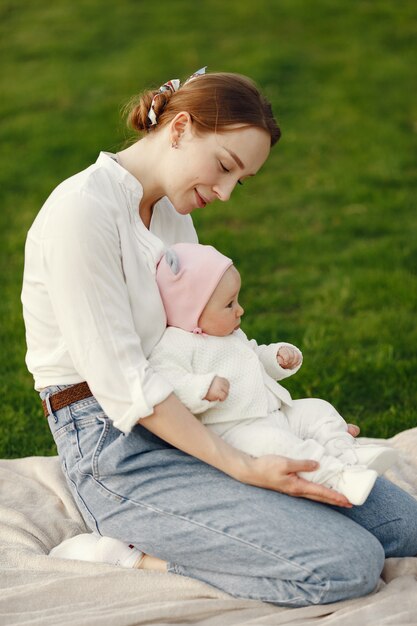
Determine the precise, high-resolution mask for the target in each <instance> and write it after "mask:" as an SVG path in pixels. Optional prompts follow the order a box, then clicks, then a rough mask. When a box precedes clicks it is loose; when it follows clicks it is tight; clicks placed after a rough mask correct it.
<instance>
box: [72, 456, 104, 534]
mask: <svg viewBox="0 0 417 626" xmlns="http://www.w3.org/2000/svg"><path fill="white" fill-rule="evenodd" d="M64 467H65V476H66V477H67V479H68V480H69V481H70V483H71V484H72V486H73V488H74V491H75V493H76V494H77V496H78V498H79V499H80V501H81V502H82V503H83V505H84V507H85V509H86V511H88V514H89V516H90V518H91V520H92V521H94V526H95V528H96V530H97V532H100V531H99V527H98V522H97V520H96V518H95V517H94V515H93V514H92V512H91V511H90V509H89V507H88V506H87V504H86V502H85V500H84V498H83V497H82V495H81V494H80V492H79V490H78V487H77V484H76V482H75V481H74V480H73V479H72V478H71V476H70V475H69V472H68V468H67V465H66V463H65V461H64Z"/></svg>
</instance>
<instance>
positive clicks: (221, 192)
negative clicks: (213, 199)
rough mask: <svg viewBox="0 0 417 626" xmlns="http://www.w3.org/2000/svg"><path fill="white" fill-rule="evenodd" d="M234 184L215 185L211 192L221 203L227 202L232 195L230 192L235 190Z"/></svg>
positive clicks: (229, 182)
mask: <svg viewBox="0 0 417 626" xmlns="http://www.w3.org/2000/svg"><path fill="white" fill-rule="evenodd" d="M235 186H236V183H235V182H233V181H227V182H225V181H223V182H222V183H220V184H218V185H215V186H214V187H213V191H214V193H215V194H216V196H217V197H218V199H219V200H221V201H222V202H227V200H229V199H230V196H231V195H232V191H233V189H234V188H235Z"/></svg>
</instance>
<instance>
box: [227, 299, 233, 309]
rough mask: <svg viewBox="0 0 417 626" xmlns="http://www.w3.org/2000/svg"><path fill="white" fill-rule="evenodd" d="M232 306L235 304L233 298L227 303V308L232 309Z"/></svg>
mask: <svg viewBox="0 0 417 626" xmlns="http://www.w3.org/2000/svg"><path fill="white" fill-rule="evenodd" d="M232 306H233V300H232V301H231V302H229V304H228V305H227V308H228V309H231V308H232Z"/></svg>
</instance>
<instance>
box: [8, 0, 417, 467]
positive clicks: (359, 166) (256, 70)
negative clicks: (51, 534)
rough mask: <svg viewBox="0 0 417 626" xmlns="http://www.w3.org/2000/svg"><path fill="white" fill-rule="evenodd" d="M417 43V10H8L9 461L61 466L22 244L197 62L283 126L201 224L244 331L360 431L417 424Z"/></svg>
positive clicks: (295, 384)
mask: <svg viewBox="0 0 417 626" xmlns="http://www.w3.org/2000/svg"><path fill="white" fill-rule="evenodd" d="M416 34H417V18H416V9H415V3H414V1H412V0H400V1H398V2H392V1H384V0H360V1H357V2H356V1H353V2H352V0H338V1H337V2H335V1H334V0H315V1H314V2H313V1H311V0H277V1H273V0H258V1H257V2H252V1H249V0H231V1H229V2H227V3H225V2H220V1H219V0H202V1H200V2H197V1H185V0H172V1H170V0H159V1H158V2H154V3H149V2H145V1H140V0H139V1H134V0H117V1H114V0H111V1H110V0H82V1H81V0H79V1H77V0H55V2H50V1H48V0H32V1H31V2H26V1H24V0H13V2H11V1H7V0H1V1H0V49H1V67H2V71H1V76H0V82H1V99H0V119H1V130H0V133H1V140H0V188H1V194H2V203H1V211H0V220H1V227H0V237H1V245H0V255H1V256H0V281H1V282H0V284H1V299H0V309H1V325H0V367H1V378H0V381H1V382H0V384H1V399H2V402H1V419H0V457H8V458H12V457H18V456H27V455H37V454H41V455H49V454H55V453H56V451H55V448H54V444H53V443H52V441H51V437H50V435H49V432H48V429H47V425H46V423H45V420H44V418H43V417H42V412H41V408H40V404H39V401H38V399H37V395H36V394H35V392H34V391H33V385H32V378H31V376H30V375H29V373H28V372H27V370H26V367H25V363H24V355H25V343H24V328H23V323H22V316H21V306H20V288H21V275H22V268H23V246H24V239H25V234H26V232H27V229H28V228H29V226H30V224H31V222H32V221H33V219H34V217H35V215H36V213H37V211H38V210H39V208H40V206H41V205H42V203H43V201H44V200H45V198H46V197H47V196H48V194H49V193H50V192H51V190H52V189H53V187H54V186H55V185H57V184H58V183H59V182H60V181H61V180H63V179H64V178H66V177H68V176H70V175H72V174H73V173H75V172H77V171H79V170H80V169H82V168H84V167H86V166H88V165H89V164H90V163H91V162H93V161H94V160H95V159H96V157H97V154H98V152H99V151H100V150H110V151H116V150H117V149H118V148H120V147H122V145H123V143H124V142H125V141H126V139H127V138H128V134H127V133H126V131H125V129H124V125H123V122H122V121H121V118H120V110H121V107H122V105H123V104H124V103H125V102H126V101H127V100H128V99H129V97H130V96H131V95H132V94H134V93H136V92H137V91H138V90H140V89H142V88H144V87H146V86H150V85H156V86H158V85H159V84H161V83H162V82H165V81H166V80H167V79H169V78H176V77H179V78H186V77H187V75H189V74H190V73H192V72H193V71H195V70H196V69H198V68H199V67H201V66H203V65H208V68H209V70H211V71H216V70H224V71H233V72H240V73H244V74H248V75H250V76H251V77H252V78H254V79H255V80H256V81H257V82H258V83H259V84H260V86H261V87H262V89H263V90H264V92H265V93H266V95H267V96H268V97H269V98H270V100H271V101H272V104H273V108H274V111H275V113H276V115H277V118H278V120H279V122H280V125H281V126H282V130H283V138H282V140H281V142H280V143H279V144H278V145H277V146H276V147H275V148H274V149H273V151H272V153H271V157H270V159H269V160H268V162H267V163H266V164H265V166H264V168H263V169H262V171H261V173H260V174H259V175H258V176H257V177H256V178H255V179H252V180H250V181H248V182H246V183H245V185H244V187H242V188H240V187H239V188H238V189H236V190H235V192H234V194H233V198H232V200H231V201H230V202H229V203H228V204H227V205H225V204H222V203H218V204H216V205H214V206H212V207H210V208H209V209H207V210H206V211H201V212H196V213H194V216H195V223H196V226H197V228H198V231H199V234H200V238H201V241H202V242H203V243H212V244H214V245H217V246H218V247H220V249H221V250H222V251H223V252H224V253H226V254H227V255H230V256H232V257H233V258H234V259H235V262H236V265H237V266H238V267H239V269H240V270H241V273H242V276H243V288H242V296H241V301H242V304H243V305H244V307H245V310H246V314H245V319H244V324H243V327H244V329H245V331H246V332H247V333H248V334H250V335H252V336H255V337H256V338H257V339H258V340H260V341H266V342H269V341H272V340H274V339H281V340H286V341H291V342H294V343H296V344H297V345H299V346H300V347H301V349H302V350H303V353H304V365H303V368H302V370H301V371H300V373H299V374H297V376H296V377H294V379H292V380H291V379H290V380H289V381H288V388H289V389H290V391H291V392H292V394H293V395H294V396H295V397H303V396H306V395H311V396H318V397H323V398H326V399H328V400H329V401H331V402H332V403H334V404H335V405H336V406H337V408H338V409H339V410H340V411H341V412H342V414H343V415H344V416H345V418H346V419H347V420H350V421H353V422H356V423H358V424H359V425H360V426H361V428H362V432H363V434H366V435H370V436H383V437H385V436H390V435H393V434H394V433H396V432H398V431H400V430H402V429H404V428H409V427H413V426H415V425H416V424H417V410H416V400H417V393H416V371H417V325H416V311H417V278H416V273H417V232H416V231H417V228H416V226H417V219H416V207H415V197H416V190H415V169H414V168H415V145H416V142H415V140H416V130H417V121H416V120H417V116H416V110H415V93H416V82H415V65H416V45H415V42H416ZM413 105H414V110H413Z"/></svg>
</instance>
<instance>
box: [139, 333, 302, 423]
mask: <svg viewBox="0 0 417 626" xmlns="http://www.w3.org/2000/svg"><path fill="white" fill-rule="evenodd" d="M281 346H289V347H291V348H294V349H296V350H298V348H296V347H295V346H293V345H292V344H289V343H284V342H280V343H272V344H269V345H258V344H257V343H256V341H255V340H254V339H251V340H249V339H248V338H247V337H246V335H245V333H244V332H243V331H242V330H241V329H239V330H235V331H234V332H233V333H232V334H231V335H226V336H225V337H216V336H213V335H205V334H204V333H203V334H194V333H190V332H188V331H185V330H182V329H181V328H174V327H173V326H170V327H169V328H167V329H166V331H165V333H164V334H163V336H162V338H161V340H160V342H159V343H158V344H157V345H156V346H155V348H154V349H153V350H152V354H151V355H150V357H149V361H150V363H151V365H152V367H154V369H155V370H156V371H158V372H160V373H161V374H162V375H163V376H165V377H166V379H167V380H169V382H170V383H171V385H172V386H173V388H174V391H175V393H176V395H177V396H178V398H179V399H180V400H181V401H182V402H183V404H185V406H186V407H188V408H189V409H190V411H191V412H192V413H194V414H195V415H197V416H198V417H199V418H200V419H201V421H202V422H203V424H216V423H220V422H230V421H233V422H234V421H236V420H246V419H252V418H257V417H265V416H266V415H268V413H270V412H272V411H276V410H277V409H279V408H280V407H281V405H282V404H285V405H287V406H291V405H292V400H291V396H290V394H289V392H288V391H287V390H286V389H285V388H284V387H282V386H281V385H280V384H279V383H277V382H276V381H277V380H283V379H284V378H288V376H292V375H293V374H295V373H296V372H297V371H298V370H299V369H300V367H301V362H300V364H299V365H297V366H296V367H295V368H294V369H291V370H289V369H284V368H282V367H281V366H280V365H279V363H278V361H277V354H278V350H279V349H280V347H281ZM298 352H299V353H300V356H301V352H300V351H299V350H298ZM215 376H222V377H224V378H226V379H227V380H228V381H229V382H230V390H229V395H228V396H227V398H226V399H225V400H224V401H223V402H218V401H214V402H211V401H209V400H205V396H206V395H207V391H208V390H209V387H210V385H211V383H212V381H213V378H214V377H215Z"/></svg>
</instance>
